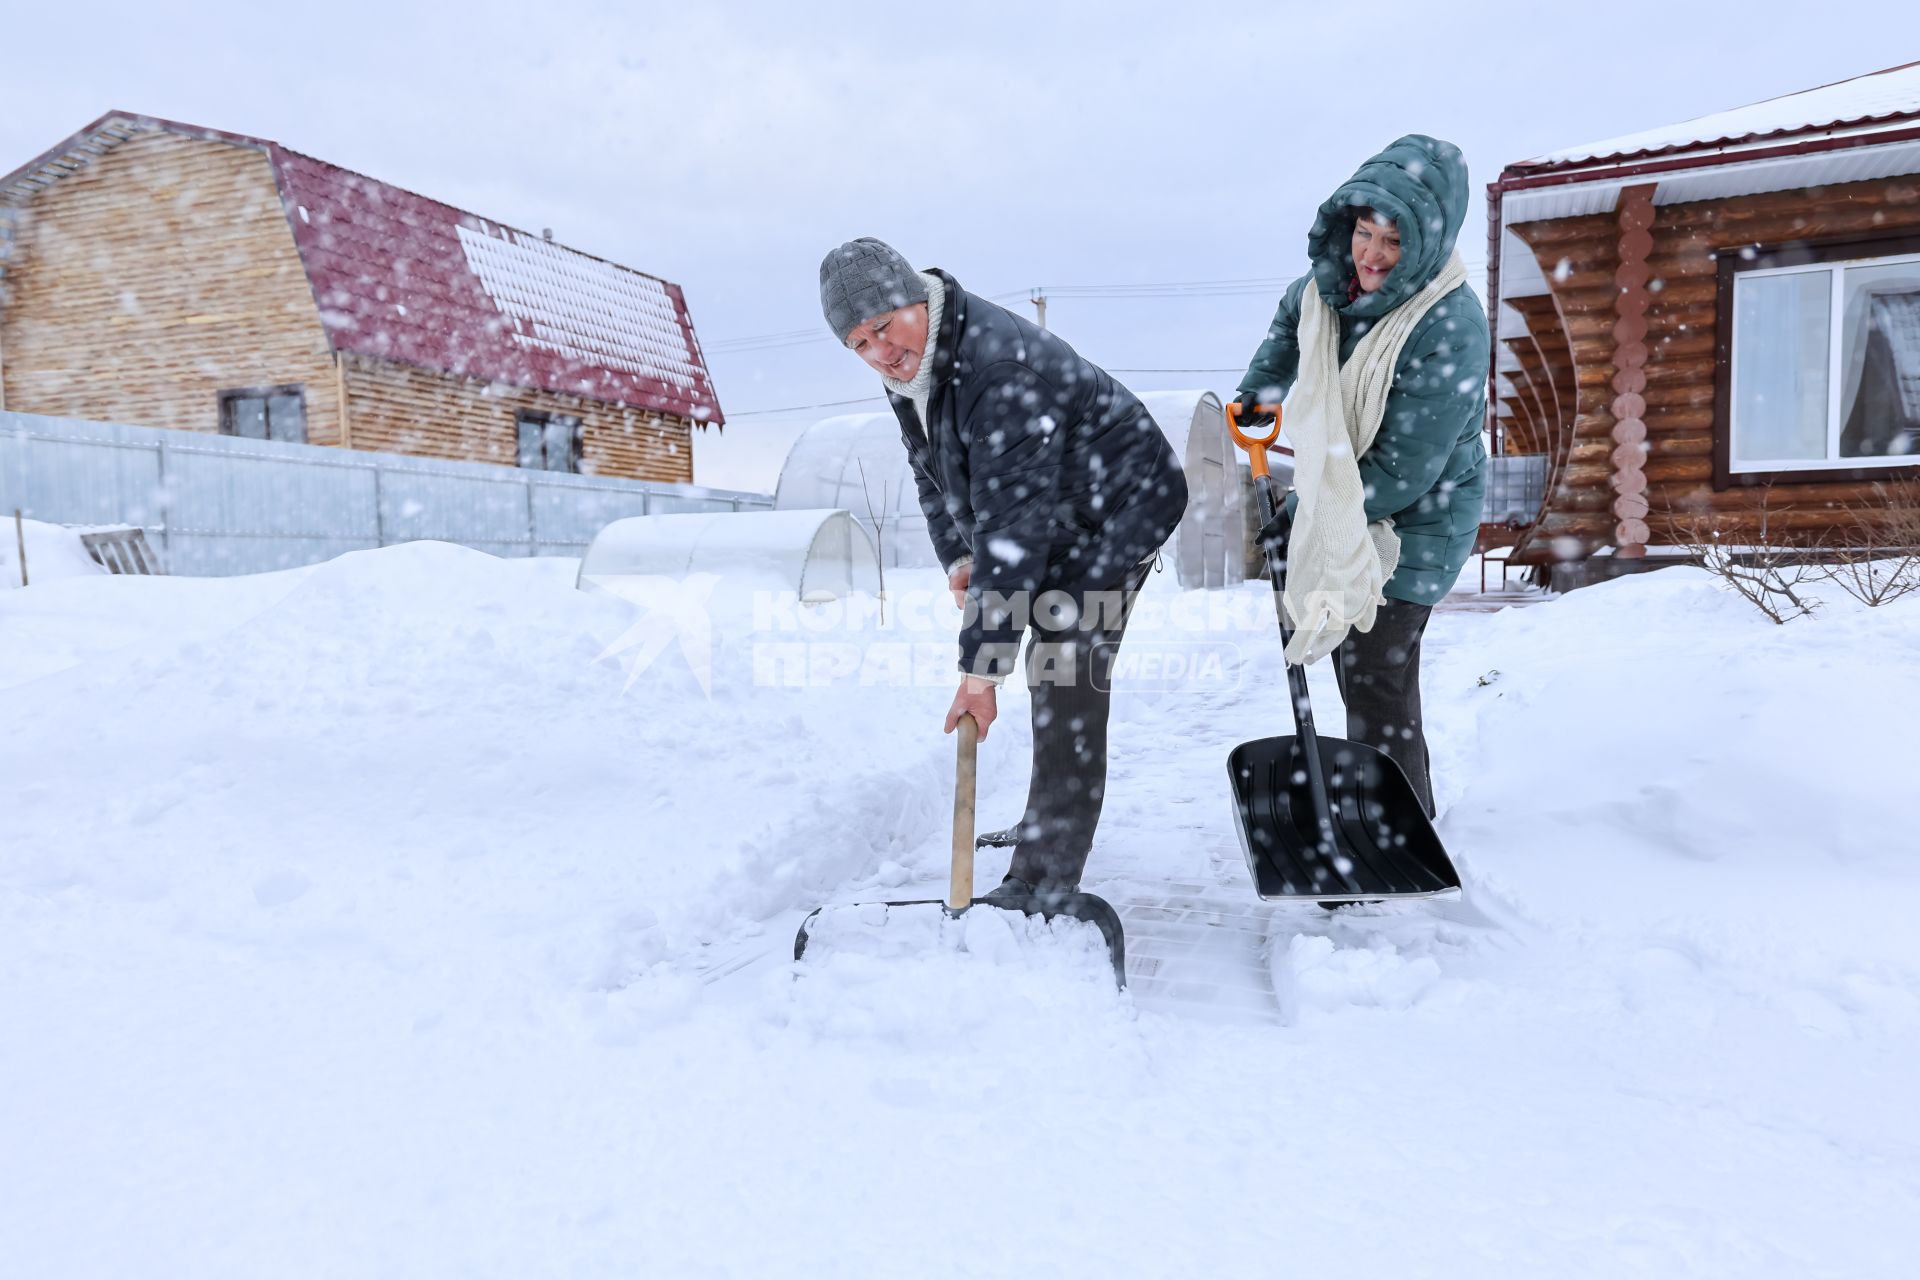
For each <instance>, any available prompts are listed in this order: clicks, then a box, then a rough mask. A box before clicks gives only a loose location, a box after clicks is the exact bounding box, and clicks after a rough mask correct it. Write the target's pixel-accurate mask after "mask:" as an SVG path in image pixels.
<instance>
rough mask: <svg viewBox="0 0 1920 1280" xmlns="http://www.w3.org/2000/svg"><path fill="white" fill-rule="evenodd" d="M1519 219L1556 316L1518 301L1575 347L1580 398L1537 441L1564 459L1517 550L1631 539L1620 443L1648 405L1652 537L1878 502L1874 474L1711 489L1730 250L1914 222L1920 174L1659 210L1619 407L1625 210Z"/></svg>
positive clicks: (1778, 523) (1645, 467) (1753, 530)
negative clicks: (1632, 384)
mask: <svg viewBox="0 0 1920 1280" xmlns="http://www.w3.org/2000/svg"><path fill="white" fill-rule="evenodd" d="M1512 230H1513V231H1514V232H1515V234H1517V235H1518V236H1519V237H1520V238H1521V240H1522V241H1524V242H1525V243H1526V244H1527V245H1528V247H1529V248H1530V249H1531V250H1532V251H1533V254H1534V256H1535V259H1536V260H1537V261H1538V263H1539V265H1540V269H1541V272H1542V273H1543V274H1544V275H1545V276H1546V279H1547V284H1548V288H1549V289H1550V290H1551V303H1552V318H1551V319H1549V317H1548V315H1547V314H1546V306H1545V304H1544V303H1543V302H1541V301H1540V300H1537V299H1515V300H1512V305H1515V306H1516V307H1520V308H1522V309H1523V313H1524V314H1526V315H1527V318H1528V322H1529V324H1530V326H1531V327H1532V329H1533V334H1534V338H1535V340H1536V341H1537V342H1538V343H1539V345H1541V346H1542V348H1545V347H1546V346H1547V345H1548V344H1550V343H1552V344H1558V343H1564V344H1565V350H1566V352H1567V358H1568V362H1569V364H1570V366H1571V369H1570V373H1571V378H1570V384H1571V391H1572V401H1573V404H1572V413H1571V415H1570V416H1568V415H1567V414H1566V413H1565V408H1566V406H1565V403H1564V401H1563V403H1562V416H1561V417H1560V419H1559V420H1558V421H1557V422H1555V423H1551V424H1549V425H1550V430H1551V432H1552V434H1553V435H1554V436H1555V437H1556V438H1555V439H1554V440H1552V441H1550V442H1548V447H1547V448H1546V449H1544V450H1542V451H1544V452H1548V453H1550V454H1551V456H1552V457H1553V463H1552V465H1551V467H1550V470H1549V481H1548V500H1547V507H1546V511H1545V513H1544V515H1543V517H1542V519H1541V521H1540V523H1539V524H1538V525H1537V526H1536V527H1535V530H1534V534H1533V536H1532V537H1531V538H1529V539H1527V540H1526V541H1525V542H1523V544H1522V545H1521V547H1520V548H1519V549H1518V550H1517V551H1516V553H1515V557H1516V561H1517V562H1521V563H1525V562H1540V561H1544V560H1550V559H1552V558H1554V557H1555V556H1556V555H1559V556H1561V557H1562V558H1564V557H1565V556H1566V555H1567V554H1569V553H1571V554H1587V553H1590V552H1591V551H1593V550H1596V549H1598V548H1601V547H1619V546H1620V545H1621V536H1622V529H1621V526H1622V525H1623V524H1625V523H1626V522H1627V521H1628V520H1630V519H1632V518H1633V517H1629V516H1626V515H1623V514H1622V512H1623V511H1624V510H1625V509H1626V508H1624V507H1620V506H1618V505H1617V503H1618V500H1619V499H1620V498H1621V497H1623V496H1627V495H1625V494H1623V493H1622V492H1621V491H1620V490H1619V489H1618V488H1617V487H1616V477H1617V476H1618V475H1619V474H1620V473H1621V466H1620V462H1621V459H1619V458H1617V457H1616V456H1615V455H1616V451H1618V450H1619V449H1620V448H1621V447H1622V443H1623V442H1622V441H1621V440H1618V439H1616V438H1615V437H1614V429H1615V427H1616V426H1617V425H1619V422H1620V421H1621V419H1619V418H1616V416H1615V415H1616V410H1617V409H1618V410H1620V411H1623V412H1624V410H1626V409H1629V408H1636V409H1638V410H1640V413H1639V417H1638V420H1639V421H1640V422H1641V423H1642V424H1643V427H1644V431H1645V442H1644V443H1645V454H1644V459H1643V460H1642V462H1641V465H1640V468H1639V471H1640V474H1641V476H1642V477H1643V478H1644V481H1645V485H1646V487H1645V490H1644V493H1645V501H1646V503H1647V508H1648V509H1647V512H1646V514H1645V515H1644V516H1641V517H1638V518H1639V519H1641V520H1643V521H1644V523H1645V526H1646V529H1647V534H1648V538H1647V541H1648V543H1649V544H1650V545H1663V544H1664V545H1672V544H1674V543H1675V542H1676V541H1684V536H1683V535H1684V533H1685V532H1686V531H1688V530H1691V529H1699V528H1713V529H1717V530H1718V531H1719V532H1720V533H1721V534H1722V535H1723V536H1727V537H1742V536H1753V535H1757V534H1758V533H1759V532H1760V526H1761V521H1762V518H1763V517H1762V507H1763V505H1764V506H1765V507H1766V508H1767V512H1766V515H1765V520H1766V524H1767V532H1768V534H1769V536H1770V537H1773V538H1775V539H1779V538H1783V537H1785V538H1790V539H1791V538H1812V537H1817V536H1832V535H1836V534H1839V533H1842V532H1844V531H1848V530H1850V529H1851V528H1852V527H1853V525H1854V524H1855V522H1856V521H1857V520H1859V519H1860V518H1862V517H1864V518H1866V519H1868V520H1871V519H1872V518H1873V515H1874V513H1875V511H1876V510H1878V503H1879V500H1878V498H1877V496H1876V495H1875V494H1874V492H1873V486H1872V482H1871V481H1867V482H1860V483H1856V482H1834V483H1821V482H1794V483H1781V484H1777V485H1774V486H1772V487H1771V488H1770V489H1768V488H1762V487H1759V486H1743V487H1734V488H1728V489H1725V490H1716V489H1715V488H1714V487H1713V450H1714V352H1715V343H1716V338H1717V326H1718V322H1719V315H1718V270H1719V265H1718V264H1719V255H1720V254H1722V253H1729V252H1738V251H1739V250H1740V249H1742V248H1746V247H1749V246H1762V247H1773V246H1779V245H1789V244H1794V243H1797V242H1802V241H1809V240H1836V239H1850V238H1856V237H1857V238H1861V239H1866V238H1870V237H1873V236H1878V235H1889V234H1902V233H1904V234H1912V233H1913V232H1914V231H1916V230H1920V177H1911V176H1909V177H1899V178H1891V179H1880V180H1876V181H1871V182H1858V183H1847V184H1844V185H1838V186H1832V187H1824V188H1802V189H1798V190H1794V191H1781V192H1771V193H1768V194H1765V195H1757V196H1741V197H1735V198H1730V199H1723V200H1707V201H1698V202H1694V203H1690V204H1674V205H1661V206H1655V207H1654V208H1653V217H1652V225H1651V227H1650V229H1649V230H1648V233H1647V234H1648V237H1649V240H1650V243H1649V244H1648V245H1647V246H1646V249H1647V252H1646V256H1645V260H1644V261H1645V269H1646V282H1645V286H1644V287H1645V290H1646V295H1647V305H1646V308H1645V311H1644V317H1645V326H1646V332H1645V335H1644V338H1642V339H1641V341H1642V342H1643V343H1644V345H1645V348H1646V351H1645V359H1644V364H1643V365H1642V366H1640V367H1641V368H1643V369H1644V379H1643V381H1644V385H1643V386H1642V388H1641V389H1640V390H1639V391H1638V392H1635V393H1633V394H1635V395H1637V396H1638V397H1639V400H1640V403H1639V404H1637V405H1617V404H1616V401H1617V400H1619V399H1621V398H1622V397H1623V396H1624V395H1626V394H1628V393H1626V392H1623V391H1620V390H1618V389H1616V387H1615V383H1614V379H1615V377H1616V375H1618V374H1619V373H1620V372H1621V370H1620V368H1618V367H1616V357H1617V355H1618V354H1619V351H1618V348H1619V346H1620V343H1619V339H1618V338H1617V337H1616V334H1615V326H1616V325H1617V324H1618V323H1620V321H1621V318H1622V317H1621V312H1620V310H1619V307H1618V302H1619V298H1620V296H1621V290H1622V288H1623V284H1622V280H1623V279H1625V277H1622V276H1620V275H1619V274H1618V273H1620V271H1621V261H1620V244H1621V240H1622V227H1621V214H1620V213H1618V212H1616V213H1607V214H1596V215H1592V216H1586V217H1578V218H1561V219H1555V220H1551V221H1544V222H1530V223H1520V224H1517V225H1515V226H1514V227H1513V228H1512ZM1512 345H1513V344H1512V341H1511V340H1510V341H1509V346H1510V347H1511V346H1512ZM1516 354H1517V353H1516ZM1546 359H1547V365H1548V368H1549V369H1551V367H1552V361H1551V358H1550V357H1546ZM1522 362H1523V363H1525V357H1524V356H1523V357H1522ZM1635 381H1637V380H1635ZM1516 408H1517V406H1516ZM1625 417H1627V418H1632V417H1633V415H1632V414H1625ZM1632 433H1633V431H1632V429H1631V428H1630V429H1629V432H1628V434H1632ZM1513 452H1521V450H1519V449H1514V450H1513ZM1892 474H1893V476H1895V477H1897V476H1900V475H1910V474H1912V473H1910V472H1894V473H1892ZM1626 483H1627V484H1628V485H1629V486H1631V485H1632V484H1633V483H1634V482H1633V481H1631V480H1628V481H1627V482H1626ZM1628 505H1632V504H1628ZM1626 532H1628V533H1631V532H1634V530H1632V529H1631V528H1629V529H1628V530H1627V531H1626ZM1556 540H1558V541H1557V542H1556Z"/></svg>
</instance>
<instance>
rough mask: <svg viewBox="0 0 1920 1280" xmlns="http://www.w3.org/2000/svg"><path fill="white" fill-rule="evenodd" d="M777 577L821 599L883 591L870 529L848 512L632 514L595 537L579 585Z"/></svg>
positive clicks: (801, 593) (807, 598)
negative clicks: (703, 576) (698, 577)
mask: <svg viewBox="0 0 1920 1280" xmlns="http://www.w3.org/2000/svg"><path fill="white" fill-rule="evenodd" d="M696 574H711V575H713V576H714V577H717V578H722V579H729V580H751V579H758V580H761V581H767V580H775V581H778V582H780V583H782V584H784V585H786V586H789V587H791V588H792V589H793V591H794V592H795V594H797V595H798V596H799V597H800V599H801V600H803V601H806V602H809V603H815V602H822V601H827V600H837V599H842V598H844V597H846V596H849V595H853V594H856V593H866V594H870V595H878V594H879V592H880V562H879V559H878V558H877V557H876V556H875V554H874V550H873V542H872V540H871V539H869V538H868V537H867V535H866V531H865V530H864V529H862V528H861V527H860V526H859V524H857V523H856V522H855V521H854V520H853V518H852V517H851V516H850V515H849V514H848V513H847V512H845V511H833V510H811V511H746V512H725V511H715V512H699V513H690V514H684V515H660V516H629V517H628V518H626V519H624V520H615V521H614V522H613V523H612V524H609V525H608V526H607V527H606V528H604V529H602V530H601V531H600V532H599V533H598V534H596V535H595V536H594V539H593V541H592V543H590V544H589V545H588V547H587V553H586V555H585V556H583V557H582V558H581V560H580V576H579V579H578V583H579V585H580V586H581V587H583V588H584V587H605V588H617V587H618V586H619V585H620V584H621V583H622V582H623V581H625V582H632V581H635V580H639V579H662V578H671V579H685V578H690V577H692V576H694V575H696Z"/></svg>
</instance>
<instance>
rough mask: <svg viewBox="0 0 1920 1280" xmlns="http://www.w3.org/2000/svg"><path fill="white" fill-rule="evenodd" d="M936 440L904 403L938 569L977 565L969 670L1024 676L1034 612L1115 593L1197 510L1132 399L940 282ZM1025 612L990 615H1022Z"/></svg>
mask: <svg viewBox="0 0 1920 1280" xmlns="http://www.w3.org/2000/svg"><path fill="white" fill-rule="evenodd" d="M933 274H935V275H937V276H938V277H939V278H940V281H941V283H942V284H943V285H944V286H945V287H946V301H945V305H944V307H943V309H942V312H941V316H940V332H939V333H938V334H937V335H936V337H935V341H934V344H933V352H934V354H933V389H932V394H931V396H930V397H929V399H928V401H927V419H928V421H927V423H926V435H925V437H924V438H923V437H922V435H921V432H920V426H919V422H918V414H916V412H915V411H914V406H913V402H912V401H911V400H908V399H906V398H905V397H903V396H898V395H892V396H890V397H889V398H890V399H891V400H892V402H893V410H894V413H895V415H897V416H898V417H899V419H900V426H901V434H902V436H903V437H904V439H905V441H906V445H907V453H908V455H909V456H910V457H911V458H912V461H913V474H914V478H915V480H916V481H917V482H918V484H919V489H920V507H921V509H922V510H923V511H925V512H926V515H927V531H928V533H930V534H931V535H932V537H933V545H934V549H935V550H936V551H937V552H938V553H939V555H940V563H941V564H942V565H947V566H951V565H952V564H953V563H954V562H955V561H956V560H960V559H962V558H964V557H966V556H969V555H971V556H972V557H973V581H972V586H971V588H970V592H971V594H972V596H973V599H974V602H975V603H976V604H982V605H983V607H979V608H974V609H970V610H968V614H969V617H968V622H967V625H966V627H965V629H964V630H962V631H961V633H960V669H961V670H962V671H964V672H968V673H970V674H974V675H986V676H996V677H997V676H1003V675H1005V674H1007V673H1008V672H1010V671H1011V670H1012V669H1013V663H1014V660H1015V658H1016V657H1017V655H1018V653H1019V649H1020V637H1021V633H1022V631H1023V629H1024V626H1025V623H1026V620H1027V610H1030V609H1031V607H1032V601H1033V600H1034V599H1035V597H1037V596H1038V595H1040V594H1041V593H1044V592H1047V591H1055V590H1058V591H1071V592H1075V593H1080V592H1086V591H1108V590H1115V589H1118V588H1119V586H1120V585H1121V583H1122V582H1123V581H1124V580H1125V578H1126V575H1127V571H1128V570H1129V569H1132V568H1133V567H1134V566H1135V565H1137V564H1139V563H1140V562H1141V561H1142V560H1145V559H1147V558H1148V557H1149V556H1151V555H1153V554H1154V552H1156V551H1157V550H1159V549H1160V546H1161V544H1162V543H1164V542H1166V540H1167V538H1168V537H1169V536H1171V535H1172V533H1173V530H1174V527H1175V526H1176V525H1178V524H1179V523H1180V517H1181V516H1182V515H1183V514H1185V512H1186V509H1187V481H1186V476H1185V475H1184V474H1182V472H1181V470H1180V464H1179V462H1178V460H1177V459H1176V458H1175V457H1174V454H1173V449H1172V447H1171V446H1170V445H1168V443H1167V438H1166V436H1165V435H1164V434H1162V432H1161V430H1160V428H1159V426H1157V425H1156V424H1155V423H1154V421H1153V419H1152V418H1151V417H1150V416H1149V415H1148V414H1147V410H1146V407H1145V406H1144V405H1142V404H1141V403H1140V401H1139V400H1138V399H1136V398H1135V397H1134V394H1133V393H1132V392H1131V391H1128V390H1127V389H1126V388H1125V387H1123V386H1121V385H1120V384H1119V383H1118V382H1116V381H1114V380H1113V378H1112V377H1111V376H1110V375H1109V374H1108V373H1107V372H1106V371H1105V370H1104V369H1101V368H1099V367H1098V366H1097V365H1094V364H1092V363H1090V362H1089V361H1087V360H1085V359H1083V358H1082V357H1081V356H1080V354H1079V353H1078V352H1076V351H1075V350H1074V349H1073V348H1072V347H1070V346H1068V345H1067V344H1066V343H1065V342H1063V341H1061V339H1060V338H1058V337H1056V336H1055V335H1053V334H1051V333H1048V332H1047V331H1046V330H1044V329H1041V328H1039V327H1038V326H1036V325H1033V324H1030V323H1028V322H1027V321H1025V320H1023V319H1021V318H1020V317H1019V316H1016V315H1014V314H1013V313H1012V312H1010V311H1008V310H1006V309H1005V308H1004V307H998V306H995V305H994V304H993V303H991V302H988V301H986V300H985V299H984V298H977V297H975V296H974V295H972V294H970V293H967V292H965V291H964V290H962V289H961V288H960V286H959V284H958V283H956V282H955V281H954V278H953V277H952V276H950V275H948V274H947V273H946V272H944V271H935V272H934V273H933ZM1022 599H1024V601H1025V602H1026V606H1025V608H1024V609H1022V608H1019V607H1016V608H1014V609H1011V610H1009V609H1003V608H997V607H994V606H995V605H996V604H997V603H998V602H999V601H1002V600H1006V601H1016V602H1017V601H1020V600H1022Z"/></svg>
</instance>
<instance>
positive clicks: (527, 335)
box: [0, 112, 725, 425]
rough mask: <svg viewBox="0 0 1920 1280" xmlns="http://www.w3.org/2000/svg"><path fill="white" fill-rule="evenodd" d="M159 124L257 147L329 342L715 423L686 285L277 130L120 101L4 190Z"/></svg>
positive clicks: (53, 173)
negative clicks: (242, 129) (255, 134)
mask: <svg viewBox="0 0 1920 1280" xmlns="http://www.w3.org/2000/svg"><path fill="white" fill-rule="evenodd" d="M156 129H157V130H165V131H168V132H174V133H180V134H185V135H187V136H191V137H198V138H206V139H211V140H215V141H220V142H225V143H228V144H230V145H235V146H248V147H255V148H258V149H259V150H261V151H263V152H264V153H265V154H266V156H267V157H268V159H269V160H270V161H271V162H272V164H273V168H274V174H275V177H276V179H277V181H278V183H279V187H280V197H281V201H282V203H283V204H284V205H285V207H286V214H287V220H288V224H289V225H290V226H291V227H292V229H293V239H294V244H295V245H296V246H297V247H298V249H299V252H300V260H301V263H302V265H303V266H304V267H305V268H306V273H307V279H308V281H309V283H310V284H311V285H312V288H313V296H314V300H315V302H316V303H317V304H318V306H319V310H320V318H321V322H322V324H323V325H324V326H325V328H326V332H327V338H328V341H329V342H330V343H331V344H332V347H333V349H334V350H335V351H344V352H348V353H351V354H354V355H363V356H374V357H378V358H380V359H383V360H392V361H395V362H398V363H401V364H408V365H414V366H417V367H420V368H423V369H431V370H434V371H436V372H443V373H450V374H455V375H458V376H460V377H465V378H472V379H475V380H478V381H482V382H495V383H504V384H508V385H512V386H518V387H532V388H537V389H539V390H543V391H551V392H558V393H561V394H565V395H573V396H580V397H582V398H584V399H588V400H596V401H601V402H604V403H609V404H617V405H623V406H629V407H633V408H640V409H652V410H658V411H660V412H663V413H669V414H674V415H677V416H679V417H683V418H690V419H693V420H694V421H697V422H708V423H713V424H715V425H718V424H720V423H722V422H724V420H725V419H724V417H723V416H722V414H721V412H720V405H719V401H718V399H717V398H716V397H715V395H714V392H713V384H712V380H711V378H710V377H709V376H708V373H707V367H706V360H705V358H704V356H703V355H702V353H701V350H700V342H699V339H698V338H696V337H695V336H694V331H693V320H692V317H691V316H690V314H689V313H688V310H687V302H686V295H685V294H684V293H683V292H682V291H681V289H680V286H678V285H676V284H670V283H668V282H667V281H665V280H661V279H659V278H657V277H655V276H650V275H646V274H644V273H642V272H639V271H634V270H631V269H629V268H627V267H622V266H619V265H617V264H615V263H611V262H606V261H604V260H602V259H599V258H595V257H592V256H591V255H589V254H584V253H580V252H578V251H577V250H573V249H569V248H566V247H565V246H562V245H559V244H555V243H552V242H551V241H548V240H546V239H544V238H543V237H541V236H536V235H529V234H527V233H526V232H524V231H519V230H516V229H514V228H512V227H508V226H503V225H501V224H499V223H496V222H490V221H488V220H487V219H484V218H481V217H479V216H477V215H475V214H472V213H468V212H466V211H464V210H461V209H456V208H454V207H453V206H451V205H447V204H442V203H440V202H439V201H437V200H430V199H428V198H427V197H425V196H421V195H416V194H414V193H413V192H411V191H406V190H403V189H401V188H399V187H395V186H392V185H390V184H388V183H384V182H379V181H377V180H375V179H373V178H369V177H367V176H365V175H364V174H359V173H354V172H353V171H351V170H348V169H342V168H340V167H339V166H337V165H331V164H328V163H326V162H325V161H322V160H316V159H314V158H313V157H311V156H305V155H301V154H300V153H298V152H295V151H289V150H288V149H287V148H285V147H282V146H280V145H279V144H278V143H275V142H271V141H268V140H265V139H259V138H248V137H243V136H241V135H237V134H223V133H219V132H216V131H214V130H209V129H200V128H196V127H194V126H191V125H182V124H177V123H175V122H172V121H167V120H157V119H154V118H152V117H147V116H134V115H130V114H127V113H122V112H115V113H111V114H109V115H107V116H104V117H102V118H101V119H100V120H97V121H95V122H94V123H93V124H92V125H89V126H88V127H87V128H86V129H83V130H81V131H80V132H79V133H77V134H75V135H74V136H73V137H72V138H70V139H68V140H67V142H66V143H65V144H62V145H61V146H60V147H56V148H54V149H53V150H52V151H49V152H47V153H46V154H45V155H43V156H41V157H39V158H38V159H36V160H35V161H33V162H32V163H30V164H29V165H27V166H25V167H23V168H22V169H20V170H16V171H15V172H14V173H12V174H9V175H8V176H7V177H5V178H0V200H6V201H7V202H18V201H19V200H21V199H24V198H25V197H26V196H27V195H31V194H32V193H34V192H36V191H38V190H40V189H43V188H44V186H45V185H46V184H47V183H49V182H51V181H57V180H58V178H59V177H61V176H64V174H65V173H68V172H72V171H73V170H74V169H76V168H78V167H80V166H81V165H84V164H85V163H87V162H89V161H90V160H91V159H92V158H95V157H97V156H98V155H100V154H102V153H103V152H104V151H105V150H107V149H108V148H110V147H112V146H116V145H119V143H121V142H124V141H125V140H127V139H128V138H130V137H132V136H135V135H136V134H138V133H141V132H146V131H151V130H156Z"/></svg>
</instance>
